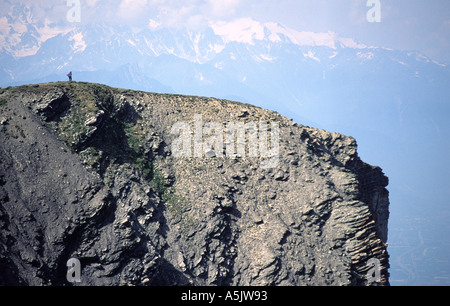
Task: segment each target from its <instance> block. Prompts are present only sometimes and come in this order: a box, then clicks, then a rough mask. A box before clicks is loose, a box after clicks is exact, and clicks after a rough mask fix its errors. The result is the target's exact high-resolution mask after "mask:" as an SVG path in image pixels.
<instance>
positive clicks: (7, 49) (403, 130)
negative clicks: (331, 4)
mask: <svg viewBox="0 0 450 306" xmlns="http://www.w3.org/2000/svg"><path fill="white" fill-rule="evenodd" d="M21 18H26V16H22V17H21ZM52 31H53V32H52ZM55 31H57V30H56V29H53V30H52V29H51V28H50V27H49V25H45V26H41V28H39V29H38V28H36V27H34V26H33V25H30V24H28V25H26V29H22V30H21V31H20V32H17V33H12V34H11V33H10V35H9V36H8V37H9V38H8V37H6V38H5V37H2V38H0V39H1V41H2V42H3V48H2V49H1V53H0V63H1V64H0V86H9V85H21V84H26V83H37V82H50V81H59V80H66V79H67V77H66V74H67V73H68V72H69V71H73V76H74V80H75V81H88V82H97V83H104V84H107V85H110V86H115V87H122V88H129V89H136V90H144V91H152V92H161V93H181V94H189V95H199V96H213V97H216V98H223V99H229V100H237V101H241V102H246V103H250V104H254V105H257V106H261V107H264V108H267V109H270V110H275V111H278V112H280V113H281V114H283V115H286V116H288V117H291V118H293V119H294V120H295V121H296V122H299V123H302V124H306V125H311V126H314V127H317V128H322V129H326V130H330V131H336V132H340V133H344V134H347V135H351V136H354V137H355V138H356V139H357V140H358V143H359V145H360V146H359V150H360V154H361V155H362V157H363V158H364V160H367V161H368V162H370V163H372V164H379V165H380V166H381V167H382V168H383V169H384V170H385V171H386V174H387V175H388V176H389V177H390V179H391V184H390V187H389V188H390V190H391V202H392V209H393V211H394V212H393V213H394V216H395V211H396V209H397V210H398V211H403V210H404V209H406V208H408V207H410V206H411V207H415V208H414V209H417V210H418V211H423V210H424V209H425V208H424V207H423V205H422V204H423V202H424V201H427V202H428V203H429V204H428V205H429V206H428V207H435V205H437V206H439V205H443V203H447V201H448V200H447V199H448V198H449V197H450V180H448V173H450V163H449V162H448V161H447V160H448V156H449V153H450V140H449V139H448V135H449V133H450V123H449V120H448V115H449V114H450V103H449V97H450V86H448V85H449V84H450V68H449V67H448V66H446V65H444V64H440V63H438V62H436V61H433V60H432V59H430V58H428V57H426V56H424V55H422V54H420V53H418V52H415V51H399V50H392V49H388V48H383V47H374V46H367V45H364V44H363V43H361V42H357V41H355V40H353V39H350V38H342V37H340V36H339V35H338V34H336V33H333V32H327V33H312V32H302V31H296V30H293V29H290V28H288V27H286V26H283V25H281V24H277V23H261V22H258V21H255V20H253V19H250V18H243V19H238V20H236V21H233V22H228V23H225V22H221V23H220V22H219V23H215V24H211V26H210V27H209V28H207V29H204V30H201V31H192V30H188V29H183V28H180V29H167V28H158V27H157V26H155V28H153V29H151V28H146V29H141V30H138V31H137V30H136V29H133V28H128V27H122V26H112V25H96V26H93V25H91V26H89V27H87V26H83V25H82V24H74V27H73V28H71V29H68V30H61V29H60V30H58V31H59V34H58V35H54V33H55ZM52 33H53V34H52ZM50 36H52V37H51V38H49V39H46V38H47V37H50ZM13 38H14V39H13ZM8 39H9V40H8ZM24 55H26V56H24ZM396 203H397V204H396ZM414 209H413V210H414ZM428 209H433V208H427V210H428ZM407 210H409V209H407ZM398 222H401V221H398ZM391 254H392V253H391ZM393 256H395V252H394V253H393ZM394 262H395V261H394ZM447 268H448V267H447ZM449 270H450V268H449ZM394 278H395V277H394Z"/></svg>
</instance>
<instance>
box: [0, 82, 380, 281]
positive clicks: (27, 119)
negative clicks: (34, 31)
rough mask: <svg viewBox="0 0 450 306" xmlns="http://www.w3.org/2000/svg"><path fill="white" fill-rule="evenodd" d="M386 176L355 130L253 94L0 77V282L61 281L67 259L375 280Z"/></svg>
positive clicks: (137, 274) (103, 272) (163, 274)
mask: <svg viewBox="0 0 450 306" xmlns="http://www.w3.org/2000/svg"><path fill="white" fill-rule="evenodd" d="M262 122H267V126H263V125H262V124H261V123H262ZM180 123H183V124H180ZM230 123H234V124H235V126H239V124H242V125H243V126H245V127H246V128H248V129H247V130H244V132H247V133H244V134H243V135H241V136H242V137H243V138H240V139H241V140H247V141H248V143H249V144H250V143H251V141H250V139H251V138H252V137H253V136H254V135H257V136H256V138H252V139H256V140H257V141H260V142H259V143H258V144H259V145H260V148H262V147H263V145H262V144H261V143H262V142H261V140H262V139H263V138H264V137H263V136H264V135H265V137H266V140H267V142H266V143H268V146H267V147H266V149H267V148H269V147H271V145H270V144H272V148H274V144H276V145H277V149H278V150H276V151H273V152H272V153H274V154H271V155H266V156H262V154H252V152H251V150H252V148H251V146H250V145H247V147H246V148H245V147H244V148H241V149H242V150H243V151H239V145H240V143H239V141H238V140H236V141H237V145H236V147H234V146H231V145H230V140H234V139H238V138H239V135H238V136H236V137H237V138H234V134H233V135H232V136H231V137H229V136H230V132H229V131H228V130H227V129H226V127H227V126H228V124H230ZM251 124H253V125H251ZM177 127H178V128H177ZM181 127H184V128H185V129H187V128H189V130H188V131H187V132H186V131H185V132H186V133H185V134H182V131H181ZM220 127H223V130H221V132H220V133H216V134H215V135H220V136H221V137H219V138H220V139H219V138H217V137H216V138H213V139H212V140H214V141H215V143H214V141H211V143H208V139H210V140H211V137H210V136H211V135H213V133H212V129H213V128H215V130H216V131H217V130H220ZM255 127H256V129H257V131H256V132H255V129H254V128H255ZM263 127H264V128H267V129H266V131H267V133H266V134H262V133H260V134H258V128H259V132H261V131H264V128H263ZM252 128H253V130H252ZM208 132H210V133H209V134H208ZM177 133H178V134H177ZM199 133H200V134H199ZM236 134H239V133H238V132H237V133H236ZM180 135H185V136H186V137H188V136H191V137H190V138H187V139H188V140H189V141H188V142H184V144H186V143H187V144H188V145H189V147H186V146H184V148H183V150H184V151H183V150H181V153H185V154H180V152H176V150H175V151H174V148H175V149H176V148H181V147H182V146H181V145H182V144H183V141H185V140H186V137H185V138H182V137H181V136H180ZM252 135H253V136H252ZM258 135H259V138H258ZM222 136H224V137H222ZM208 137H209V138H208ZM191 140H192V141H191ZM221 140H223V143H222V142H221ZM274 140H275V141H276V142H275V141H274ZM199 142H200V147H199ZM231 142H232V141H231ZM191 144H192V146H191ZM233 144H234V143H233ZM214 145H215V146H214ZM220 145H222V147H221V146H220ZM199 148H200V149H199ZM221 148H223V151H222V149H221ZM230 148H231V149H233V148H234V149H236V153H235V154H228V153H230V152H228V151H226V150H228V149H230ZM191 149H192V150H191ZM239 152H241V154H239ZM261 152H262V151H261ZM261 152H260V153H261ZM189 153H191V154H189ZM225 153H226V154H225ZM245 153H247V154H245ZM253 153H255V152H253ZM267 162H270V163H269V164H271V165H269V164H268V163H267ZM387 185H388V179H387V178H386V177H385V175H384V174H383V172H382V170H381V169H380V168H378V167H373V166H370V165H368V164H366V163H364V162H362V161H361V160H360V158H359V157H358V154H357V144H356V141H355V139H353V138H351V137H346V136H343V135H340V134H336V133H329V132H326V131H322V130H317V129H314V128H310V127H306V126H302V125H300V124H297V123H294V122H293V121H292V120H290V119H287V118H285V117H283V116H281V115H279V114H277V113H274V112H271V111H267V110H264V109H260V108H257V107H254V106H251V105H245V104H241V103H236V102H231V101H225V100H217V99H213V98H201V97H190V96H181V95H162V94H153V93H145V92H137V91H129V90H123V89H117V88H109V87H106V86H103V85H98V84H88V83H75V82H72V83H66V82H60V83H50V84H38V85H30V86H21V87H10V88H2V89H0V284H2V285H71V284H72V283H69V282H68V279H67V278H66V276H67V274H68V267H67V262H68V260H69V259H70V258H77V259H79V261H80V263H81V282H80V283H74V284H75V285H76V284H81V285H372V284H373V285H377V284H380V285H387V284H389V283H388V275H389V274H388V267H389V262H388V254H387V251H386V248H387V245H386V242H387V222H388V215H389V211H388V206H389V200H388V191H387V190H386V189H385V187H386V186H387ZM374 259H375V262H377V263H379V264H378V265H371V262H372V261H373V260H374ZM377 275H378V276H379V277H374V278H372V276H377ZM374 279H375V280H374Z"/></svg>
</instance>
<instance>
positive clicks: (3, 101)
mask: <svg viewBox="0 0 450 306" xmlns="http://www.w3.org/2000/svg"><path fill="white" fill-rule="evenodd" d="M7 104H8V101H6V100H5V99H0V107H1V106H6V105H7Z"/></svg>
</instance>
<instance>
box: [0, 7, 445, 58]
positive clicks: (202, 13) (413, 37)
mask: <svg viewBox="0 0 450 306" xmlns="http://www.w3.org/2000/svg"><path fill="white" fill-rule="evenodd" d="M70 1H73V0H52V1H42V0H40V1H36V0H19V1H11V0H3V1H1V2H0V12H2V13H0V31H2V32H3V33H6V32H7V31H8V26H11V25H10V24H8V23H7V21H6V19H5V17H4V16H7V15H8V14H12V15H15V14H17V13H18V12H17V10H16V11H13V9H12V7H13V5H17V4H19V3H22V4H25V5H26V6H28V7H29V12H31V16H32V18H31V19H30V20H31V21H32V22H35V23H39V24H42V25H46V26H47V27H48V30H47V31H50V28H55V27H57V26H59V27H65V26H73V24H70V23H68V22H67V20H66V14H67V11H68V10H69V9H70V8H69V7H68V6H67V4H68V2H70ZM74 2H79V3H80V11H81V22H82V24H89V23H95V22H114V23H119V24H123V25H125V24H127V25H132V26H134V27H136V29H139V28H142V27H146V26H149V25H160V26H167V27H179V26H188V27H192V28H201V27H204V26H207V25H208V23H209V22H211V21H219V20H224V21H229V20H233V19H236V18H241V17H252V18H254V19H256V20H258V21H262V22H266V21H274V22H279V23H283V24H284V25H286V26H288V27H291V28H293V29H296V30H299V31H314V32H328V31H333V32H336V33H337V34H339V35H340V36H341V37H349V38H354V39H356V40H357V41H360V42H362V43H365V44H368V45H374V46H380V47H387V48H392V49H401V50H415V51H420V52H422V53H424V54H425V55H427V56H429V57H431V58H432V59H434V60H437V61H439V62H441V63H447V64H450V52H449V51H450V1H448V0H427V1H426V0H379V3H380V7H381V11H380V15H381V22H379V23H378V22H375V23H370V22H368V21H367V18H366V15H367V12H368V11H369V10H370V7H368V6H367V2H368V0H337V1H335V0H276V1H274V0H112V1H105V0H75V1H74ZM51 33H55V32H51Z"/></svg>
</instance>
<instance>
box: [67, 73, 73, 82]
mask: <svg viewBox="0 0 450 306" xmlns="http://www.w3.org/2000/svg"><path fill="white" fill-rule="evenodd" d="M67 76H68V77H69V82H72V71H71V72H69V73H68V74H67Z"/></svg>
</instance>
